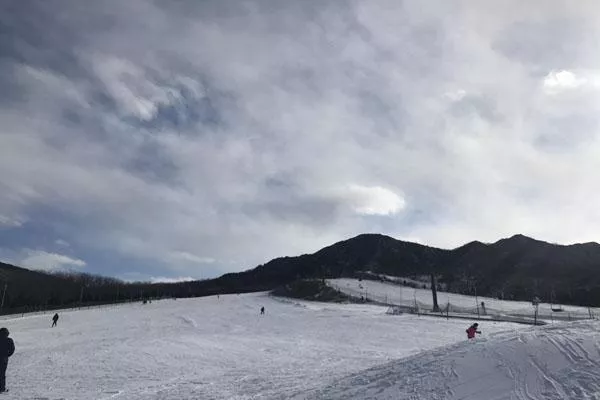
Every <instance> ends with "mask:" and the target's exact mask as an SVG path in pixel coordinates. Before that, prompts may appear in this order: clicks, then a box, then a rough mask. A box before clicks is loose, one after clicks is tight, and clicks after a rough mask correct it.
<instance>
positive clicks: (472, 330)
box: [467, 322, 481, 339]
mask: <svg viewBox="0 0 600 400" xmlns="http://www.w3.org/2000/svg"><path fill="white" fill-rule="evenodd" d="M478 327H479V324H478V323H477V322H475V323H474V324H473V325H471V326H470V327H469V329H467V339H474V338H475V334H476V333H477V334H480V335H481V331H478V330H477V328H478Z"/></svg>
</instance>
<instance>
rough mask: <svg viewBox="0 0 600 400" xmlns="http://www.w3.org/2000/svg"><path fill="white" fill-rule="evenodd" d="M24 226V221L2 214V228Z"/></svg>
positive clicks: (0, 223)
mask: <svg viewBox="0 0 600 400" xmlns="http://www.w3.org/2000/svg"><path fill="white" fill-rule="evenodd" d="M22 225H23V221H21V219H19V218H11V217H7V216H5V215H2V214H0V228H2V227H7V228H18V227H20V226H22Z"/></svg>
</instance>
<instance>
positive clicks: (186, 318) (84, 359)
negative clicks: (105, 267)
mask: <svg viewBox="0 0 600 400" xmlns="http://www.w3.org/2000/svg"><path fill="white" fill-rule="evenodd" d="M261 306H265V308H266V315H264V316H260V315H259V309H260V307H261ZM385 311H386V307H381V306H373V305H353V304H342V305H338V304H329V303H312V302H302V301H295V300H290V299H279V298H274V297H271V296H268V295H266V294H264V293H256V294H245V295H229V296H220V298H219V299H217V298H216V297H205V298H198V299H178V300H176V301H174V300H162V301H153V302H152V303H149V304H146V305H142V304H141V303H136V304H128V305H120V306H116V307H107V308H98V309H90V310H81V311H77V310H72V311H64V312H61V318H60V321H59V324H58V327H56V328H51V327H50V324H51V321H50V318H51V315H52V314H47V315H43V314H42V315H33V316H31V315H30V316H25V317H24V318H20V317H17V318H13V319H4V320H3V321H2V324H3V325H4V326H6V327H7V328H8V329H9V330H10V332H11V337H13V339H14V340H15V344H16V346H17V352H16V353H15V355H14V356H13V357H11V359H10V361H9V367H8V371H7V386H8V388H9V389H10V391H9V392H8V393H6V394H5V395H2V398H3V399H38V400H42V399H43V400H58V399H64V400H74V399H85V400H89V399H99V400H142V399H144V400H146V399H150V400H155V399H156V400H158V399H161V400H169V399H173V400H174V399H178V400H181V399H234V400H249V399H288V398H290V397H291V396H294V395H295V396H296V397H297V398H304V397H306V396H309V395H310V394H311V393H312V391H314V390H316V389H318V388H322V387H326V386H328V385H330V384H332V383H334V382H335V381H336V380H339V379H342V378H344V377H345V376H349V375H352V374H357V373H359V372H360V371H362V370H365V369H369V368H373V367H376V366H378V365H385V364H387V363H389V362H390V361H393V360H398V359H402V358H404V357H407V356H414V355H416V354H418V353H420V352H422V351H424V350H430V349H434V348H437V347H439V346H445V345H448V344H451V343H456V342H457V341H464V336H465V333H464V330H465V328H466V325H468V322H466V321H452V320H451V321H445V320H439V319H436V318H426V317H417V316H412V315H402V316H389V315H386V314H385ZM486 328H487V329H486V334H488V335H494V334H496V333H497V332H501V331H506V330H507V329H508V330H517V329H522V327H521V326H517V325H513V324H507V323H495V324H489V325H487V327H486ZM445 373H448V374H451V371H450V370H448V371H446V372H445ZM386 382H389V387H388V389H390V388H391V387H392V385H393V384H394V382H395V379H394V376H391V375H390V376H388V378H387V380H386ZM382 390H383V389H382Z"/></svg>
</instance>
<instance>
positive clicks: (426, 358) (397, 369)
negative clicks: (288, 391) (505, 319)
mask: <svg viewBox="0 0 600 400" xmlns="http://www.w3.org/2000/svg"><path fill="white" fill-rule="evenodd" d="M599 329H600V324H599V323H598V322H597V321H594V322H587V321H586V322H583V321H580V322H572V323H562V324H557V325H554V326H545V327H532V328H529V329H527V330H524V331H520V332H516V331H513V332H509V333H502V334H498V335H491V336H490V337H489V338H486V339H478V340H475V341H472V342H462V343H458V344H454V345H450V346H446V347H443V348H440V349H436V350H433V351H427V352H425V353H423V354H420V355H417V356H415V357H410V358H407V359H404V360H401V361H394V362H391V363H389V364H387V365H383V366H377V367H374V368H371V369H369V370H367V371H361V372H360V373H358V374H353V375H351V376H349V377H346V378H343V379H341V380H339V381H337V382H335V383H334V384H332V385H329V386H327V387H326V388H323V389H319V390H315V391H313V392H312V393H304V394H303V395H302V396H300V397H296V398H302V399H313V400H314V399H327V400H335V399H344V400H347V399H378V400H385V399H389V400H392V399H393V400H398V399H410V400H436V399H447V400H482V399H485V400H501V399H511V400H512V399H514V400H537V399H540V400H542V399H543V400H546V399H548V400H554V399H557V400H558V399H573V400H580V399H600V342H599V338H598V330H599Z"/></svg>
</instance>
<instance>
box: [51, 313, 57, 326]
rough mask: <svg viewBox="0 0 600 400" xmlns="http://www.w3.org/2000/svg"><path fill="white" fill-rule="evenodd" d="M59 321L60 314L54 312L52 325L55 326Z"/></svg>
mask: <svg viewBox="0 0 600 400" xmlns="http://www.w3.org/2000/svg"><path fill="white" fill-rule="evenodd" d="M57 323H58V314H54V317H52V327H53V328H54V327H55V326H56V324H57Z"/></svg>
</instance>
